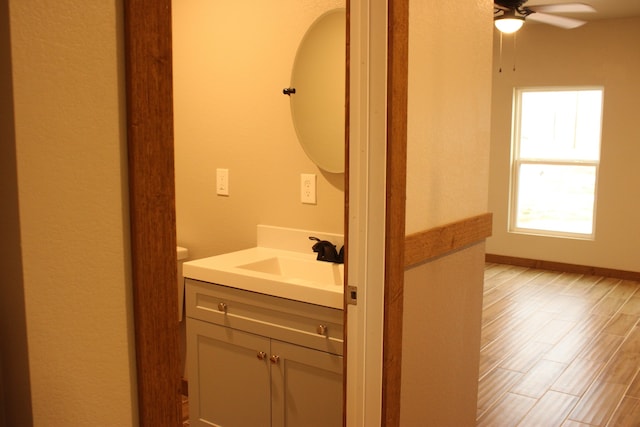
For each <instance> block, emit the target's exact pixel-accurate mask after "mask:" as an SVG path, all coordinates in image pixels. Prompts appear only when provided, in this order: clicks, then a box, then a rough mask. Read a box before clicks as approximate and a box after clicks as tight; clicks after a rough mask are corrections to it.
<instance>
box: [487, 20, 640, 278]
mask: <svg viewBox="0 0 640 427" xmlns="http://www.w3.org/2000/svg"><path fill="white" fill-rule="evenodd" d="M639 42H640V18H629V19H616V20H604V21H597V22H591V23H588V24H587V25H584V26H583V27H580V28H577V29H574V30H571V31H567V30H561V29H556V28H554V27H550V26H546V25H527V26H525V27H524V28H523V29H522V30H521V31H519V32H518V38H517V63H516V66H517V69H516V71H515V72H514V71H512V67H513V55H514V49H513V41H512V38H506V37H505V40H504V53H503V72H502V73H498V72H497V71H498V65H497V59H498V56H497V55H498V52H497V50H496V51H495V52H494V58H495V62H496V64H494V67H493V71H494V75H493V107H492V129H491V135H492V145H491V175H490V189H491V191H490V197H489V200H490V202H489V206H490V210H491V211H493V212H494V224H493V237H491V238H490V239H489V240H488V241H487V252H488V253H492V254H499V255H508V256H515V257H524V258H532V259H540V260H547V261H555V262H564V263H570V264H579V265H588V266H596V267H604V268H613V269H620V270H629V271H640V257H639V256H638V242H640V221H638V218H639V217H638V212H640V195H639V194H638V183H640V168H639V167H638V160H639V159H640V127H639V126H638V111H640V79H638V70H639V69H640V49H638V43H639ZM496 46H497V43H496ZM567 85H602V86H604V112H603V116H604V117H603V129H602V150H601V163H600V172H599V177H598V193H597V210H596V238H595V240H594V241H586V240H574V239H562V238H548V237H539V236H530V235H522V234H513V233H508V232H507V215H508V211H507V209H508V196H509V161H510V132H511V100H512V94H513V88H514V87H519V86H567Z"/></svg>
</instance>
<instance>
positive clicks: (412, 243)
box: [404, 213, 493, 268]
mask: <svg viewBox="0 0 640 427" xmlns="http://www.w3.org/2000/svg"><path fill="white" fill-rule="evenodd" d="M492 218H493V215H492V214H491V213H485V214H482V215H477V216H473V217H470V218H465V219H463V220H460V221H456V222H452V223H450V224H446V225H442V226H440V227H435V228H432V229H429V230H425V231H420V232H418V233H413V234H410V235H408V236H407V237H406V238H405V242H404V247H405V249H404V251H405V252H404V257H405V263H404V265H405V267H406V268H409V267H411V266H414V265H416V264H419V263H422V262H425V261H428V260H430V259H433V258H437V257H440V256H443V255H446V254H448V253H450V252H454V251H457V250H459V249H462V248H464V247H467V246H470V245H473V244H475V243H479V242H481V241H483V240H484V239H486V238H487V237H489V236H491V229H492Z"/></svg>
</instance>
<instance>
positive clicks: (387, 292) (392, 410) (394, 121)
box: [381, 0, 409, 427]
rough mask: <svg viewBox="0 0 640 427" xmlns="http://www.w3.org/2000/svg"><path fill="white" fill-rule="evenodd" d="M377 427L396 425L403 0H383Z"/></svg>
mask: <svg viewBox="0 0 640 427" xmlns="http://www.w3.org/2000/svg"><path fill="white" fill-rule="evenodd" d="M388 8H389V9H388V13H389V16H388V30H387V31H388V42H387V43H388V45H387V56H388V59H387V61H388V62H387V72H388V75H387V184H386V198H387V201H386V220H385V222H386V224H385V233H386V238H385V239H386V240H385V278H384V281H385V289H384V321H383V322H384V323H383V350H382V353H383V356H382V357H383V358H382V420H381V421H382V426H385V427H396V426H399V425H400V388H401V365H402V315H403V298H404V235H405V210H406V175H407V173H406V172H407V86H408V68H409V67H408V65H409V54H408V48H409V1H408V0H389V3H388Z"/></svg>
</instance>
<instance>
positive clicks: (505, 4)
mask: <svg viewBox="0 0 640 427" xmlns="http://www.w3.org/2000/svg"><path fill="white" fill-rule="evenodd" d="M526 2H527V0H494V3H493V15H494V16H493V22H494V24H495V26H496V28H498V30H500V31H501V32H503V33H514V32H516V31H518V30H519V29H520V28H521V27H522V25H523V24H524V21H525V18H526V19H527V20H528V21H535V22H541V23H543V24H549V25H554V26H556V27H560V28H567V29H570V28H576V27H579V26H581V25H583V24H585V23H586V21H582V20H580V19H574V18H567V17H565V16H558V15H552V13H583V12H585V13H589V12H595V9H594V8H593V7H591V6H589V5H588V4H583V3H562V4H546V5H538V6H524V4H525V3H526Z"/></svg>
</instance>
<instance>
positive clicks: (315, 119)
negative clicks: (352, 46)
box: [283, 7, 348, 174]
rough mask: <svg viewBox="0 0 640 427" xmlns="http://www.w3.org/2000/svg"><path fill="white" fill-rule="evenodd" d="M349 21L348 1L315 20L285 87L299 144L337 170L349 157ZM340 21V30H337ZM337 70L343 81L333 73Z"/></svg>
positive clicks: (332, 170)
mask: <svg viewBox="0 0 640 427" xmlns="http://www.w3.org/2000/svg"><path fill="white" fill-rule="evenodd" d="M347 23H348V20H347V10H346V8H344V7H339V8H334V9H330V10H328V11H326V12H324V13H322V14H321V15H320V16H318V17H317V18H316V19H315V20H314V21H313V22H312V23H311V25H310V26H309V28H307V30H306V32H305V34H304V36H303V37H302V40H300V44H299V45H298V48H297V50H296V55H295V58H294V61H293V65H292V68H291V77H290V85H291V88H288V89H284V90H283V93H285V94H287V95H288V96H289V98H290V100H289V107H290V112H291V121H292V123H293V127H294V129H295V133H296V137H297V139H298V143H299V144H300V147H302V149H303V150H304V152H305V154H306V155H307V157H308V158H309V160H311V161H312V162H313V163H314V164H315V165H316V166H318V168H320V169H322V170H323V171H326V172H329V173H336V174H337V173H344V171H345V168H346V162H347V157H346V153H345V152H346V146H347V144H346V140H345V130H346V126H347V120H346V119H347V116H346V115H345V114H344V111H345V107H346V95H347V87H346V81H347V79H346V74H347V50H346V48H345V47H346V46H347V33H348V31H347V29H348V27H347ZM338 24H341V25H340V26H341V27H342V31H343V33H342V34H340V33H337V32H336V31H335V30H337V25H338ZM329 39H330V40H331V44H329V45H327V44H326V43H325V41H326V40H329ZM338 42H340V43H341V45H340V47H338V46H337V43H338ZM334 43H335V44H334ZM334 47H335V48H337V51H336V49H334ZM314 48H315V49H314ZM318 64H321V65H320V66H318ZM337 65H339V66H340V67H337ZM338 74H339V75H341V76H342V80H341V81H337V80H336V79H335V78H334V77H337V76H338ZM287 91H290V92H287ZM323 107H326V108H323ZM335 107H337V108H335Z"/></svg>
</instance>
